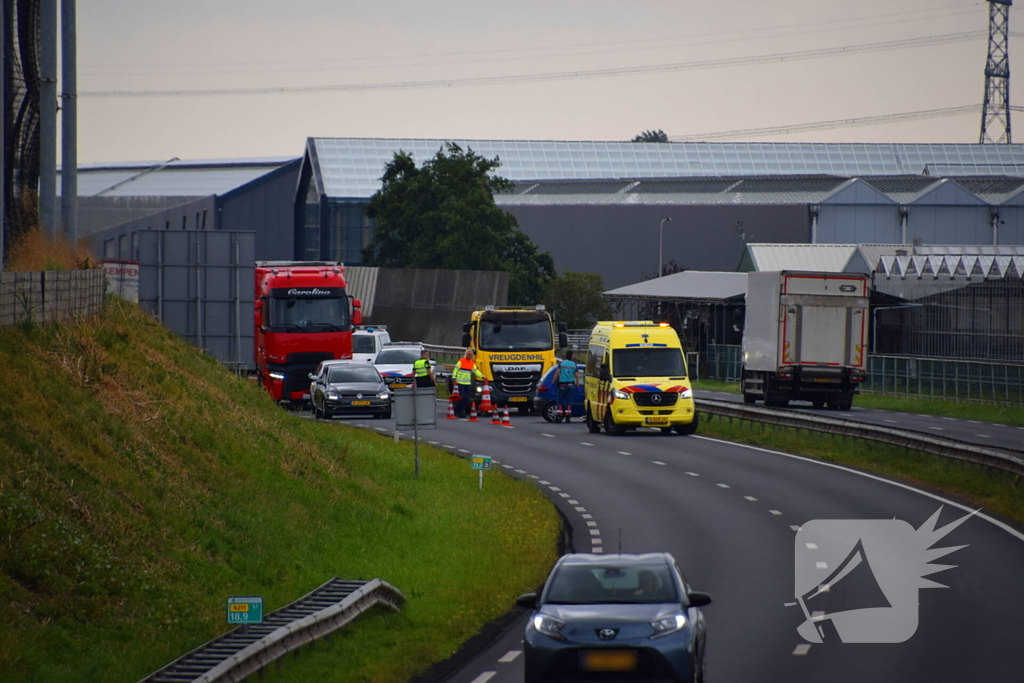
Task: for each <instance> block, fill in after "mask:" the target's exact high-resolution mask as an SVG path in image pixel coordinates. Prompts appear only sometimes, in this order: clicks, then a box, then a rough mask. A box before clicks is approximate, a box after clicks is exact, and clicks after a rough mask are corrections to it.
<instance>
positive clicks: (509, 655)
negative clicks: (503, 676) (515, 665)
mask: <svg viewBox="0 0 1024 683" xmlns="http://www.w3.org/2000/svg"><path fill="white" fill-rule="evenodd" d="M521 654H523V651H522V650H509V651H508V652H506V653H505V655H504V656H503V657H502V658H501V659H499V660H498V664H510V663H512V662H514V661H515V659H516V657H518V656H519V655H521Z"/></svg>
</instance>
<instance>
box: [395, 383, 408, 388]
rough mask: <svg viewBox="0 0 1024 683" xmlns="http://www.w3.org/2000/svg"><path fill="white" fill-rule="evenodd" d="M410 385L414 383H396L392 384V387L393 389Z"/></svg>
mask: <svg viewBox="0 0 1024 683" xmlns="http://www.w3.org/2000/svg"><path fill="white" fill-rule="evenodd" d="M410 386H412V385H411V384H401V383H395V384H392V385H391V388H392V389H408V388H409V387H410Z"/></svg>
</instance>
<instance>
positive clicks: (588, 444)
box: [580, 441, 594, 446]
mask: <svg viewBox="0 0 1024 683" xmlns="http://www.w3.org/2000/svg"><path fill="white" fill-rule="evenodd" d="M580 445H581V446H593V445H594V444H592V443H588V442H586V441H580Z"/></svg>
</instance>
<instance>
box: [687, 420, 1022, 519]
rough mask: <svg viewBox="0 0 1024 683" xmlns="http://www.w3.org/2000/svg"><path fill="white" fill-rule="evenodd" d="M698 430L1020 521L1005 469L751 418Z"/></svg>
mask: <svg viewBox="0 0 1024 683" xmlns="http://www.w3.org/2000/svg"><path fill="white" fill-rule="evenodd" d="M703 417H704V416H702V418H703ZM699 433H700V435H701V436H713V437H718V438H721V439H728V440H729V441H739V442H741V443H749V444H753V445H757V446H762V447H764V448H771V449H775V450H780V451H786V452H788V453H800V454H803V455H807V456H810V457H813V458H818V459H820V460H826V461H828V462H835V463H838V464H843V465H850V466H853V467H856V468H858V469H862V470H866V471H869V472H875V473H877V474H881V475H884V476H887V477H892V478H895V479H902V480H904V481H907V482H910V483H912V484H917V485H920V486H923V487H925V488H928V489H932V490H934V491H938V492H942V493H947V494H949V495H951V496H954V497H956V498H960V499H962V500H965V501H968V502H969V503H971V504H973V505H976V506H978V507H982V508H985V510H987V511H990V512H996V513H998V514H1000V515H1003V516H1004V517H1007V518H1008V519H1012V520H1014V521H1016V522H1019V523H1024V487H1022V486H1021V485H1020V484H1019V482H1018V481H1016V478H1015V477H1014V476H1013V475H1012V474H1009V473H1006V472H1000V471H997V470H991V469H988V468H985V467H981V466H977V465H971V464H968V463H963V462H960V461H959V460H952V459H950V458H943V457H940V456H936V455H928V454H926V453H920V452H918V451H908V450H906V449H903V448H897V447H895V446H888V445H885V444H878V443H871V442H867V441H861V440H859V439H843V438H831V437H829V436H826V435H824V434H819V433H816V432H807V431H798V430H793V429H785V428H782V427H772V426H770V425H761V424H756V423H751V422H739V421H737V422H735V423H733V422H729V421H727V420H725V419H722V418H715V419H713V420H707V419H704V420H703V421H702V422H701V426H700V432H699Z"/></svg>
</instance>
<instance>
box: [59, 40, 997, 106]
mask: <svg viewBox="0 0 1024 683" xmlns="http://www.w3.org/2000/svg"><path fill="white" fill-rule="evenodd" d="M986 35H987V34H986V32H985V31H964V32H961V33H947V34H943V35H937V36H925V37H922V38H907V39H902V40H890V41H884V42H879V43H862V44H859V45H841V46H836V47H826V48H820V49H816V50H800V51H796V52H775V53H771V54H765V55H751V56H747V57H728V58H725V59H708V60H701V61H696V62H676V63H672V64H651V65H646V66H630V67H621V68H615V69H591V70H581V71H559V72H554V73H539V74H519V75H509V76H483V77H478V78H453V79H442V80H432V81H397V82H390V83H339V84H334V85H298V86H263V87H253V88H209V89H175V90H93V91H80V92H79V93H78V96H79V97H168V96H171V97H183V96H201V97H213V96H221V95H275V94H279V95H283V94H301V93H323V92H337V91H355V90H405V89H413V88H417V89H418V88H445V87H448V88H450V87H475V86H483V85H506V84H513V83H539V82H546V81H564V80H575V79H583V78H610V77H615V76H635V75H639V74H651V73H667V72H676V71H696V70H703V69H721V68H728V67H734V66H750V65H754V64H770V63H778V62H796V61H804V60H809V59H820V58H823V57H834V56H840V55H856V54H865V53H871V52H884V51H890V50H902V49H908V48H915V47H927V46H930V45H942V44H947V43H958V42H964V41H969V40H976V39H978V38H982V37H984V36H986Z"/></svg>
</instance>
